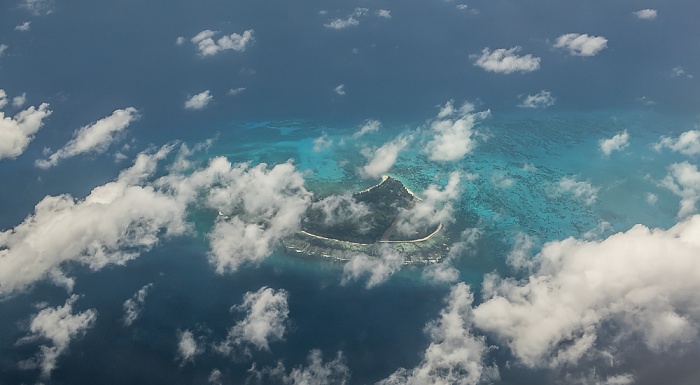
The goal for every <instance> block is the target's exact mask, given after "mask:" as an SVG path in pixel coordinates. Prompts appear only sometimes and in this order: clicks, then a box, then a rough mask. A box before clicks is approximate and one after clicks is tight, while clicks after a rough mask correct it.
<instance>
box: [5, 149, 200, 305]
mask: <svg viewBox="0 0 700 385" xmlns="http://www.w3.org/2000/svg"><path fill="white" fill-rule="evenodd" d="M169 150H170V148H163V149H161V150H160V151H158V152H157V153H155V154H140V155H139V157H138V158H137V159H136V161H135V163H134V165H133V166H132V167H131V168H129V169H126V170H124V171H122V173H121V174H120V175H119V177H118V178H117V179H116V180H115V181H113V182H110V183H107V184H105V185H102V186H98V187H96V188H95V189H93V190H92V192H91V193H90V194H89V195H88V196H87V197H86V198H84V199H81V200H78V199H75V198H73V197H72V196H70V195H59V196H47V197H45V198H44V199H42V200H41V201H40V202H39V203H38V204H37V205H36V206H35V208H34V213H33V214H31V215H29V216H28V217H27V218H26V219H25V220H24V221H23V222H22V223H20V224H19V225H17V226H15V227H14V228H12V229H9V230H6V231H3V232H0V261H1V263H0V297H2V296H6V295H8V294H11V293H13V292H14V291H17V290H22V289H24V288H26V287H28V286H29V285H31V284H32V283H34V282H36V281H38V280H41V279H46V278H51V279H52V280H53V281H54V282H56V283H61V284H63V285H65V286H68V288H69V289H70V288H71V286H72V280H70V279H68V278H66V277H65V276H64V275H63V273H62V270H61V266H62V265H64V264H65V263H67V262H69V261H73V262H77V263H80V264H84V265H87V266H89V267H90V268H91V269H93V270H99V269H101V268H103V267H105V266H107V265H110V264H124V263H126V261H128V260H130V259H133V258H135V257H137V256H138V255H139V253H140V251H142V250H148V249H150V248H152V247H153V246H155V245H156V244H157V243H158V239H159V237H160V236H174V235H179V234H182V233H184V232H185V230H186V229H187V225H186V223H185V220H184V215H185V205H184V204H182V203H181V202H178V200H177V198H176V197H174V196H172V195H171V194H168V193H166V192H163V191H157V190H155V189H154V188H153V187H151V186H146V185H140V182H142V181H143V179H145V178H146V177H148V176H150V175H151V174H152V173H153V172H154V171H155V163H156V162H157V160H159V159H162V158H163V157H164V156H165V155H166V154H167V152H168V151H169Z"/></svg>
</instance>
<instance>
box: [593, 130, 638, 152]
mask: <svg viewBox="0 0 700 385" xmlns="http://www.w3.org/2000/svg"><path fill="white" fill-rule="evenodd" d="M629 145H630V135H629V134H628V133H627V130H624V131H622V132H618V133H617V134H615V135H614V136H613V137H612V138H610V139H601V140H600V141H599V142H598V147H599V148H600V151H601V152H602V153H603V154H604V155H605V156H606V157H607V156H610V154H612V153H613V151H621V150H624V149H625V148H627V147H628V146H629Z"/></svg>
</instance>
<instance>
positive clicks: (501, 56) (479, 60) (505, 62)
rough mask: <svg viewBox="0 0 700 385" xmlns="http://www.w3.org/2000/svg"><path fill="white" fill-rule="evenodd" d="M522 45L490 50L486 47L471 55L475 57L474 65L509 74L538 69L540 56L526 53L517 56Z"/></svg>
mask: <svg viewBox="0 0 700 385" xmlns="http://www.w3.org/2000/svg"><path fill="white" fill-rule="evenodd" d="M521 49H522V47H520V46H517V47H513V48H509V49H506V48H499V49H496V50H493V51H491V50H490V49H489V48H488V47H487V48H484V49H483V50H482V51H481V55H472V58H475V59H476V60H475V61H474V65H475V66H477V67H481V68H483V69H485V70H486V71H489V72H495V73H502V74H510V73H513V72H532V71H537V70H538V69H540V58H538V57H534V56H532V54H527V55H525V56H518V55H517V53H518V52H520V50H521Z"/></svg>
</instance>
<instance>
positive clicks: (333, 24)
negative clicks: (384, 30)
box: [323, 16, 360, 29]
mask: <svg viewBox="0 0 700 385" xmlns="http://www.w3.org/2000/svg"><path fill="white" fill-rule="evenodd" d="M358 25H360V22H359V21H358V20H357V19H355V18H354V17H352V16H350V17H348V18H347V19H334V20H331V21H329V22H328V23H326V24H324V25H323V26H324V27H326V28H331V29H344V28H348V27H356V26H358Z"/></svg>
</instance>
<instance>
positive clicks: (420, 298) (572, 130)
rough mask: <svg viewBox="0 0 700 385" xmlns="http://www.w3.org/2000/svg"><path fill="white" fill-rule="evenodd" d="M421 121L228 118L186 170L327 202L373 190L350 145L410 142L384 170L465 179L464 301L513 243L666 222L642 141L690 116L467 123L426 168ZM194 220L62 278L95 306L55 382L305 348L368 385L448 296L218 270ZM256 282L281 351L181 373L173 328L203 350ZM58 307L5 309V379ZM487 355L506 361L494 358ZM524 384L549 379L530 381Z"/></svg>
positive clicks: (663, 160)
mask: <svg viewBox="0 0 700 385" xmlns="http://www.w3.org/2000/svg"><path fill="white" fill-rule="evenodd" d="M424 125H425V123H424V122H413V123H406V124H402V125H400V126H389V127H383V128H382V129H381V130H380V131H379V132H377V133H373V134H369V135H366V136H364V137H362V138H359V139H357V140H356V139H353V138H352V134H353V133H354V132H355V131H356V130H357V129H358V126H353V125H345V126H340V127H334V126H332V125H330V124H317V123H313V122H306V121H299V120H295V121H283V122H258V123H226V124H223V125H221V127H219V129H218V135H217V137H216V140H215V141H214V142H213V144H212V146H211V148H209V149H208V150H207V151H205V152H202V153H198V154H196V155H195V160H196V161H198V162H202V163H203V162H206V161H207V160H208V159H210V158H212V157H214V156H226V157H228V158H229V159H230V160H231V161H233V162H250V163H252V164H257V163H261V162H264V163H268V164H275V163H280V162H286V161H288V160H290V159H291V160H292V161H293V162H294V164H295V165H296V166H297V167H298V168H299V169H300V170H301V171H303V172H304V175H305V178H306V180H307V183H306V185H307V188H308V189H309V190H311V191H313V192H314V194H315V195H316V196H324V195H328V194H333V193H342V192H346V191H357V190H360V189H363V188H366V187H368V186H370V185H373V184H375V183H376V182H377V181H376V180H362V179H361V178H359V177H358V174H357V169H358V168H359V167H361V166H362V165H363V164H364V162H365V161H366V159H365V158H364V157H363V156H362V155H360V149H361V148H363V147H365V146H369V147H371V146H374V147H377V146H380V145H381V144H383V143H384V142H386V141H388V140H391V139H392V138H394V137H396V136H397V135H399V134H405V133H412V134H413V135H414V141H413V143H412V144H411V146H410V147H409V148H407V149H406V150H405V151H404V152H402V153H401V154H400V155H399V158H398V161H397V163H396V165H395V166H394V167H393V168H392V169H391V171H390V173H391V174H392V175H394V176H396V177H398V178H400V179H401V180H402V181H404V182H405V183H406V184H407V186H408V187H409V188H410V189H411V190H413V191H415V192H417V193H418V195H420V193H421V191H422V190H423V189H425V188H426V187H427V186H428V185H429V184H431V183H433V184H437V185H440V186H442V185H444V184H445V183H446V182H447V178H448V174H449V173H450V172H451V171H453V170H459V171H461V172H463V173H471V174H477V175H478V177H477V178H475V179H473V180H467V179H466V178H463V179H462V181H461V188H462V194H461V197H460V198H459V200H458V201H457V202H455V217H456V220H455V222H454V223H452V224H450V226H449V228H448V230H447V233H448V234H449V235H450V236H452V238H453V239H455V240H456V239H457V235H458V234H459V233H460V232H461V231H462V230H464V229H467V228H474V227H476V228H479V229H480V230H481V231H482V236H481V237H480V239H479V240H478V242H477V243H476V246H475V248H474V249H472V250H470V251H469V252H467V253H465V255H463V256H461V258H459V259H457V260H456V261H455V262H454V264H455V266H456V267H457V268H458V269H459V271H460V279H461V280H463V281H465V282H467V283H469V284H470V285H471V286H472V287H473V288H474V289H475V291H476V292H477V293H478V290H479V288H480V286H481V281H482V279H483V276H484V274H486V273H490V272H494V271H495V272H498V273H499V274H502V275H513V274H515V273H516V272H514V271H512V269H511V268H510V267H509V266H507V265H506V263H505V259H506V256H507V254H508V252H509V250H510V249H511V248H512V246H513V241H512V239H513V237H514V236H515V235H516V234H518V233H525V234H528V235H530V236H532V237H534V238H535V239H536V240H537V241H538V242H536V244H540V245H541V244H542V243H544V242H546V241H550V240H557V239H562V238H566V237H570V236H574V237H582V236H583V234H584V233H586V232H588V231H590V230H592V229H595V228H596V227H597V226H598V223H599V221H600V220H604V221H607V222H609V223H610V228H609V229H607V230H606V231H607V232H608V233H609V232H612V231H622V230H625V229H627V228H629V227H630V226H632V225H633V224H635V223H644V224H646V225H649V226H662V227H663V226H668V225H670V224H672V223H674V222H675V220H676V211H677V207H678V206H677V205H678V198H677V197H675V196H673V195H672V194H670V193H669V192H667V191H665V190H664V189H663V188H661V187H659V186H658V185H657V184H656V182H655V181H657V180H660V179H661V178H663V176H664V175H665V174H666V166H667V165H668V164H670V163H672V162H674V161H679V160H682V159H683V158H682V157H679V156H678V155H676V154H673V153H669V152H660V153H659V152H655V151H654V150H653V149H652V148H651V145H652V144H653V143H654V142H656V141H657V140H658V138H659V136H661V135H662V134H663V135H670V136H673V135H675V134H677V133H680V132H683V131H685V130H688V129H691V128H692V126H693V120H692V119H688V120H685V121H684V120H681V119H677V118H670V117H668V116H665V115H661V114H656V113H653V112H649V111H601V112H597V113H564V112H557V113H515V114H509V115H499V114H494V115H493V116H492V117H491V118H488V119H486V120H485V121H483V122H481V123H480V124H479V125H477V127H476V128H475V129H476V130H477V131H478V132H480V133H481V134H483V135H481V137H480V139H479V142H478V145H477V147H476V148H475V150H474V151H473V152H472V153H471V154H468V155H467V156H466V157H465V158H464V159H463V160H461V161H459V162H455V163H433V162H430V161H428V159H427V157H426V155H425V154H423V153H422V152H421V149H422V143H424V142H425V140H426V136H425V128H424ZM422 127H423V128H422ZM622 130H627V131H628V132H629V134H630V146H629V147H628V148H627V149H625V150H624V151H621V152H616V153H613V154H612V156H611V157H610V158H605V157H603V156H602V155H601V153H600V152H599V150H598V141H599V140H600V139H603V138H609V137H612V136H613V135H614V134H615V133H617V132H619V131H622ZM322 135H325V136H326V140H329V141H332V143H333V144H332V146H331V147H330V148H328V149H322V150H321V151H318V152H316V151H314V150H313V146H314V143H313V140H314V139H316V138H318V137H320V136H322ZM202 139H204V138H202ZM526 165H528V167H529V168H528V169H527V170H526V169H524V167H525V166H526ZM563 177H575V178H576V179H577V180H579V181H587V182H590V183H591V184H592V185H593V186H596V187H598V188H599V191H598V199H597V200H596V201H595V202H594V203H593V204H591V205H586V204H583V203H581V202H580V201H577V200H576V199H574V198H573V197H572V196H570V195H567V194H563V195H558V196H557V195H555V194H553V193H552V188H553V187H552V186H553V185H554V184H555V183H557V182H558V181H559V180H561V178H563ZM504 179H509V180H511V181H512V182H511V185H509V186H503V185H501V184H500V182H499V181H503V180H504ZM646 193H653V194H656V195H657V196H658V202H657V203H656V204H655V205H650V204H649V203H648V202H647V201H646V198H645V197H646V195H645V194H646ZM200 214H201V215H200ZM192 219H193V220H195V221H198V222H199V224H198V226H197V228H198V229H199V231H200V232H201V233H200V234H198V235H196V236H194V237H183V238H180V239H176V240H173V241H168V242H165V243H164V244H162V245H161V246H160V247H158V248H157V249H156V250H154V251H152V252H149V253H146V254H145V255H143V256H141V257H140V258H138V259H136V260H135V261H132V262H130V263H128V264H127V265H126V266H123V267H122V266H113V267H109V268H106V269H103V270H101V271H98V272H90V271H87V270H85V268H84V267H81V266H74V267H73V268H72V269H71V271H72V274H73V275H74V276H75V277H76V282H77V284H76V287H75V292H77V293H89V294H85V295H84V297H83V298H81V299H80V300H79V302H78V305H77V307H78V310H84V309H88V308H94V309H96V310H97V311H98V314H99V320H98V322H97V323H96V325H95V327H94V329H93V330H91V331H90V332H88V333H87V334H86V335H85V337H84V338H83V339H81V340H79V341H76V342H75V343H74V344H73V345H72V346H71V353H70V354H69V355H66V356H65V357H63V358H61V360H60V367H59V368H58V369H57V370H55V371H54V372H53V374H52V380H53V381H54V382H55V383H82V382H84V383H88V382H92V383H102V384H117V383H133V382H140V383H172V384H193V383H206V382H207V377H208V376H209V373H210V372H211V371H212V370H213V369H219V370H221V371H222V374H223V378H224V379H226V380H227V381H231V382H232V383H240V382H241V381H242V379H245V378H247V377H248V375H249V374H248V372H247V370H248V369H249V368H250V366H251V364H252V362H256V365H259V367H262V366H265V365H274V364H275V363H276V361H277V360H279V359H284V362H285V364H286V365H287V367H288V368H291V367H293V366H297V365H302V364H304V363H305V357H306V353H307V352H308V351H310V350H311V349H317V348H318V349H321V350H322V351H323V353H324V357H325V358H326V359H327V360H330V359H332V357H333V356H334V354H335V353H336V352H337V351H342V352H343V353H344V355H345V357H346V358H347V364H348V366H349V368H350V370H351V372H352V378H351V380H350V383H351V384H366V383H367V384H369V383H374V382H376V381H379V380H381V379H382V378H385V377H386V376H388V375H389V374H391V373H393V372H394V371H395V370H396V369H397V368H399V367H407V368H410V367H413V366H415V365H416V364H418V362H419V361H420V358H421V353H422V351H423V350H424V349H425V347H426V346H427V344H428V339H427V336H426V335H425V334H424V333H423V327H424V325H425V324H426V323H427V322H429V321H430V320H431V319H434V318H435V317H436V315H437V314H438V312H439V310H440V309H441V308H442V306H443V298H444V297H445V295H446V294H447V292H448V291H449V286H448V285H446V284H435V283H431V282H428V281H426V280H425V279H424V278H423V277H422V269H421V268H420V267H407V268H404V269H402V270H401V271H400V272H398V273H397V274H395V275H394V276H393V277H392V278H391V279H389V281H388V282H386V283H384V284H383V285H381V286H379V287H377V288H374V289H372V290H367V289H365V288H364V282H363V281H359V282H352V283H349V284H348V285H345V286H344V285H341V284H340V281H341V278H342V274H343V271H342V269H343V266H342V265H341V264H339V263H332V262H326V261H319V260H316V259H312V258H303V257H293V256H289V255H286V254H284V253H283V252H281V251H278V252H275V253H274V254H273V255H271V256H270V257H269V258H268V259H267V260H266V261H264V262H263V263H262V264H261V265H260V266H248V267H245V268H243V269H241V270H239V271H238V272H236V273H233V274H226V275H216V274H214V269H213V267H212V266H211V265H210V264H209V263H208V261H207V252H208V244H207V241H206V238H205V236H204V232H205V231H206V230H207V229H208V228H209V226H210V224H211V220H212V219H213V218H212V217H211V213H199V214H198V213H193V216H192ZM106 282H109V284H105V283H106ZM148 283H153V288H152V290H151V291H150V293H149V295H148V297H147V300H146V304H145V308H144V311H143V313H142V316H141V318H140V319H138V320H137V321H136V322H135V323H134V324H133V325H132V326H131V327H129V328H125V327H123V326H122V324H121V317H122V312H123V310H122V303H123V301H124V300H126V299H128V298H130V297H131V296H132V295H133V293H135V292H136V291H137V290H138V289H139V288H141V287H143V286H144V285H146V284H148ZM261 286H269V287H272V288H275V289H282V288H283V289H285V290H287V291H288V292H289V308H290V315H289V316H290V321H289V324H288V329H287V333H286V338H285V341H284V342H277V343H272V344H271V350H270V351H260V352H257V351H256V352H254V353H253V355H252V357H250V358H238V359H231V358H225V357H223V356H221V355H219V354H217V353H216V352H214V351H213V349H211V348H210V347H209V348H207V349H206V350H205V352H204V353H203V354H202V355H200V356H198V357H197V358H195V361H194V362H193V363H186V364H184V365H181V364H180V363H179V361H177V360H176V358H175V351H176V347H177V333H176V332H177V331H178V330H192V331H193V333H194V334H195V336H197V338H199V339H200V342H203V343H204V344H205V346H210V344H211V343H213V342H214V341H217V340H221V339H222V338H224V337H225V335H226V333H227V330H228V328H229V327H231V326H232V325H233V324H234V323H235V322H236V321H237V320H239V319H240V315H237V314H236V313H232V312H230V311H229V309H230V308H231V306H234V305H237V304H239V303H240V302H241V298H242V296H243V294H244V293H245V292H246V291H255V290H257V289H259V288H260V287H261ZM64 300H65V294H63V293H61V292H57V291H56V290H55V289H54V288H52V287H51V286H50V285H47V284H40V285H38V286H37V287H35V288H34V289H33V290H32V291H31V292H28V293H24V294H20V295H18V296H16V297H14V298H11V299H9V300H7V301H6V302H5V303H4V304H3V307H4V309H5V312H4V314H5V315H6V316H5V317H3V320H2V321H0V327H3V329H4V330H10V332H8V333H4V334H3V336H2V337H0V338H1V340H0V342H2V343H0V345H1V346H3V347H2V348H0V349H1V351H0V354H1V356H2V357H3V359H4V360H5V361H4V363H3V364H2V365H3V368H4V369H3V371H4V372H5V373H6V374H7V375H6V376H5V377H4V378H5V379H6V381H7V383H20V382H30V381H31V380H32V378H34V374H33V373H32V372H31V371H20V370H18V369H16V367H14V369H13V366H12V364H11V363H12V362H17V361H20V360H22V359H26V358H27V357H28V356H31V355H32V354H33V353H32V352H33V351H35V350H34V349H36V345H32V344H29V345H23V346H20V347H13V343H14V341H16V340H17V339H19V338H21V337H22V336H23V335H25V333H26V331H25V330H22V329H17V328H14V327H12V324H11V323H12V322H15V320H17V319H20V318H22V317H23V315H25V314H30V313H32V309H33V307H32V306H33V305H32V304H34V303H37V302H43V301H45V302H47V303H48V304H49V305H50V306H57V305H60V304H62V303H63V302H64ZM478 301H479V299H478V296H477V302H478ZM237 317H238V318H237ZM91 352H99V353H97V354H94V353H91ZM497 357H498V358H497V359H499V360H503V361H505V360H508V359H510V357H509V355H508V354H507V353H499V354H498V355H497ZM503 363H504V362H501V364H503ZM521 370H522V368H520V369H519V368H513V369H512V370H510V369H506V368H505V367H503V366H501V371H502V376H503V378H504V381H505V382H504V383H507V381H508V379H509V378H513V376H522V375H523V373H522V372H521ZM526 375H528V376H534V378H537V379H538V381H543V383H547V381H549V380H547V379H546V376H545V377H541V375H539V374H537V372H528V373H527V374H526Z"/></svg>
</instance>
